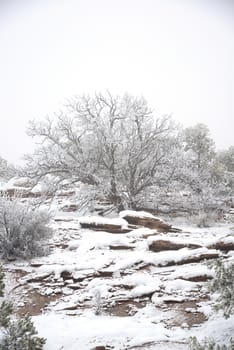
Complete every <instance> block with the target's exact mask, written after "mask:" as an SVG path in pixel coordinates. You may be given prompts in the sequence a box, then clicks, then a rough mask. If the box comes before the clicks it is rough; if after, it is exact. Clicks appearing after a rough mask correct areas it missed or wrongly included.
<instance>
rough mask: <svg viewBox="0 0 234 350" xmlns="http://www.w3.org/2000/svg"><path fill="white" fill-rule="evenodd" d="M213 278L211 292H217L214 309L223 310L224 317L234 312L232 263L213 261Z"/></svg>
mask: <svg viewBox="0 0 234 350" xmlns="http://www.w3.org/2000/svg"><path fill="white" fill-rule="evenodd" d="M214 267H215V278H214V279H213V281H212V283H211V292H218V293H219V297H218V299H217V303H216V305H215V309H216V310H223V314H224V317H225V318H228V317H229V316H230V315H232V314H233V313H234V263H231V264H228V265H224V263H223V262H221V261H219V260H218V261H216V262H215V265H214Z"/></svg>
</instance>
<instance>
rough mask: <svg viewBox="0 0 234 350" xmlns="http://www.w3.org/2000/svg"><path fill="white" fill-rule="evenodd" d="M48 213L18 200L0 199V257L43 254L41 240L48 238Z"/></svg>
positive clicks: (25, 256)
mask: <svg viewBox="0 0 234 350" xmlns="http://www.w3.org/2000/svg"><path fill="white" fill-rule="evenodd" d="M49 222H50V214H49V213H48V212H46V211H42V210H40V209H38V208H34V207H32V206H29V205H27V204H22V203H20V202H19V200H18V199H9V198H7V197H2V198H0V254H1V255H2V257H3V258H6V257H9V256H14V257H21V258H29V257H33V256H36V255H42V254H43V253H44V248H43V244H42V242H43V240H45V239H46V238H49V237H50V236H51V234H52V229H51V227H50V226H49Z"/></svg>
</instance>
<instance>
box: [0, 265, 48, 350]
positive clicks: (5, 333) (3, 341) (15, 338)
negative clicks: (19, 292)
mask: <svg viewBox="0 0 234 350" xmlns="http://www.w3.org/2000/svg"><path fill="white" fill-rule="evenodd" d="M3 277H4V274H3V273H2V271H1V269H0V295H1V296H3V288H4V284H3ZM12 311H13V307H12V304H11V303H8V302H6V301H3V302H2V304H1V305H0V350H42V349H43V345H44V344H45V342H46V340H45V339H44V338H40V337H38V336H37V334H38V333H37V331H36V329H35V327H34V324H33V322H32V321H31V319H30V317H28V316H27V317H25V318H23V319H20V320H17V321H12V320H11V317H10V316H11V314H12Z"/></svg>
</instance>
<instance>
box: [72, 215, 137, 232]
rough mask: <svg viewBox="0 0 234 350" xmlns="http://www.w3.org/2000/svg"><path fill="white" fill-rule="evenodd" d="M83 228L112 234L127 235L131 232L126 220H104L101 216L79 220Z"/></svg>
mask: <svg viewBox="0 0 234 350" xmlns="http://www.w3.org/2000/svg"><path fill="white" fill-rule="evenodd" d="M79 222H80V226H81V227H82V228H88V229H90V230H94V231H105V232H110V233H127V232H130V231H131V228H129V227H128V223H127V221H126V220H124V219H112V218H104V217H101V216H97V217H96V216H93V217H83V218H81V219H80V220H79Z"/></svg>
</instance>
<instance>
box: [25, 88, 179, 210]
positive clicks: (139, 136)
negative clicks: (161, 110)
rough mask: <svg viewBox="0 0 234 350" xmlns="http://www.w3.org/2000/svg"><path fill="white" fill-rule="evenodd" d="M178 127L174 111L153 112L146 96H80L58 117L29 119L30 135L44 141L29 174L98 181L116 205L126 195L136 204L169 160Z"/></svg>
mask: <svg viewBox="0 0 234 350" xmlns="http://www.w3.org/2000/svg"><path fill="white" fill-rule="evenodd" d="M176 130H177V128H176V126H175V124H174V123H173V121H172V120H171V118H170V117H168V116H163V117H160V118H157V117H155V116H154V114H153V112H152V111H151V110H150V109H149V107H148V105H147V102H146V101H145V100H144V99H143V98H135V97H132V96H129V95H124V96H123V97H119V96H117V97H113V96H112V95H111V94H110V93H107V94H105V95H103V94H96V95H95V96H94V97H90V96H81V97H79V96H77V97H74V98H73V99H71V100H69V101H68V102H67V104H66V106H65V109H64V110H63V111H61V112H60V113H59V114H57V115H56V118H55V119H51V118H49V117H47V118H46V119H45V120H44V121H42V122H39V123H36V122H31V123H30V126H29V129H28V133H29V135H30V136H32V137H39V138H40V143H41V144H40V145H39V147H38V148H37V149H36V151H35V153H34V154H33V155H27V156H26V160H27V167H26V169H27V174H28V175H29V176H30V177H34V178H37V179H41V178H43V177H45V176H46V175H48V174H53V175H55V176H56V177H57V179H58V180H59V181H61V180H64V179H69V180H70V181H73V182H82V183H84V184H89V185H93V186H98V187H99V188H100V187H101V188H102V190H103V193H104V194H105V196H106V197H107V198H108V199H109V200H111V201H112V203H114V204H115V205H116V206H121V205H122V204H123V197H124V198H125V199H126V200H127V201H128V202H129V205H130V206H132V205H133V204H134V201H135V199H136V196H137V195H139V193H141V192H142V191H143V190H145V189H146V188H147V187H150V186H152V185H154V184H155V181H156V179H157V181H158V174H159V173H160V169H161V168H162V167H166V166H168V164H169V159H171V155H172V150H173V149H174V147H175V145H176ZM167 175H168V174H167Z"/></svg>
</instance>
